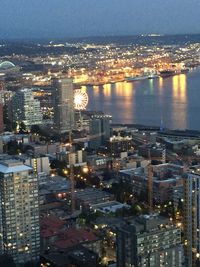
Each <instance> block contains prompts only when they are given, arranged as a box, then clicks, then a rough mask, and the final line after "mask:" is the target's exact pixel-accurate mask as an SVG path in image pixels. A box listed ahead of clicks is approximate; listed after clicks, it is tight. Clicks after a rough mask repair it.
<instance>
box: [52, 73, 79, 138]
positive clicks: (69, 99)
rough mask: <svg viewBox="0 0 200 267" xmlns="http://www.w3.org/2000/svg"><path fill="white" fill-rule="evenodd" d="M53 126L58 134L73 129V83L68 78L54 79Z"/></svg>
mask: <svg viewBox="0 0 200 267" xmlns="http://www.w3.org/2000/svg"><path fill="white" fill-rule="evenodd" d="M52 86H53V90H54V93H53V97H54V124H55V127H56V129H57V130H58V131H59V132H60V133H64V132H68V131H70V130H72V129H73V128H74V91H73V81H72V79H69V78H60V79H54V80H53V83H52Z"/></svg>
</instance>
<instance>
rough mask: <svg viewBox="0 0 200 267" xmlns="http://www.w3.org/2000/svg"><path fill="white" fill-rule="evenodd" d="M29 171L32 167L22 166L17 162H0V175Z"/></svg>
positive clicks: (10, 160)
mask: <svg viewBox="0 0 200 267" xmlns="http://www.w3.org/2000/svg"><path fill="white" fill-rule="evenodd" d="M29 170H32V167H30V166H27V165H24V164H23V163H22V162H20V161H17V160H12V159H9V160H5V161H0V173H4V174H6V173H15V172H22V171H29Z"/></svg>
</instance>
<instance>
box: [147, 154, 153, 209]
mask: <svg viewBox="0 0 200 267" xmlns="http://www.w3.org/2000/svg"><path fill="white" fill-rule="evenodd" d="M148 158H149V160H150V163H149V165H148V167H147V177H148V180H147V188H148V207H149V213H151V212H152V210H153V167H152V165H151V152H150V149H149V151H148Z"/></svg>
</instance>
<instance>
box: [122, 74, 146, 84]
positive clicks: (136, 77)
mask: <svg viewBox="0 0 200 267" xmlns="http://www.w3.org/2000/svg"><path fill="white" fill-rule="evenodd" d="M146 79H148V76H147V75H142V76H128V77H125V81H127V82H134V81H141V80H146Z"/></svg>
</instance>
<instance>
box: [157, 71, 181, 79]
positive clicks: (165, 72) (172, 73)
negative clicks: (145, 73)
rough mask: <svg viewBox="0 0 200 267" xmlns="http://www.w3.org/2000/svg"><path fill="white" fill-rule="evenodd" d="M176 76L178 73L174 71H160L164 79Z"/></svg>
mask: <svg viewBox="0 0 200 267" xmlns="http://www.w3.org/2000/svg"><path fill="white" fill-rule="evenodd" d="M176 74H177V73H176V71H174V70H162V71H160V77H162V78H167V77H170V76H173V75H176Z"/></svg>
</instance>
